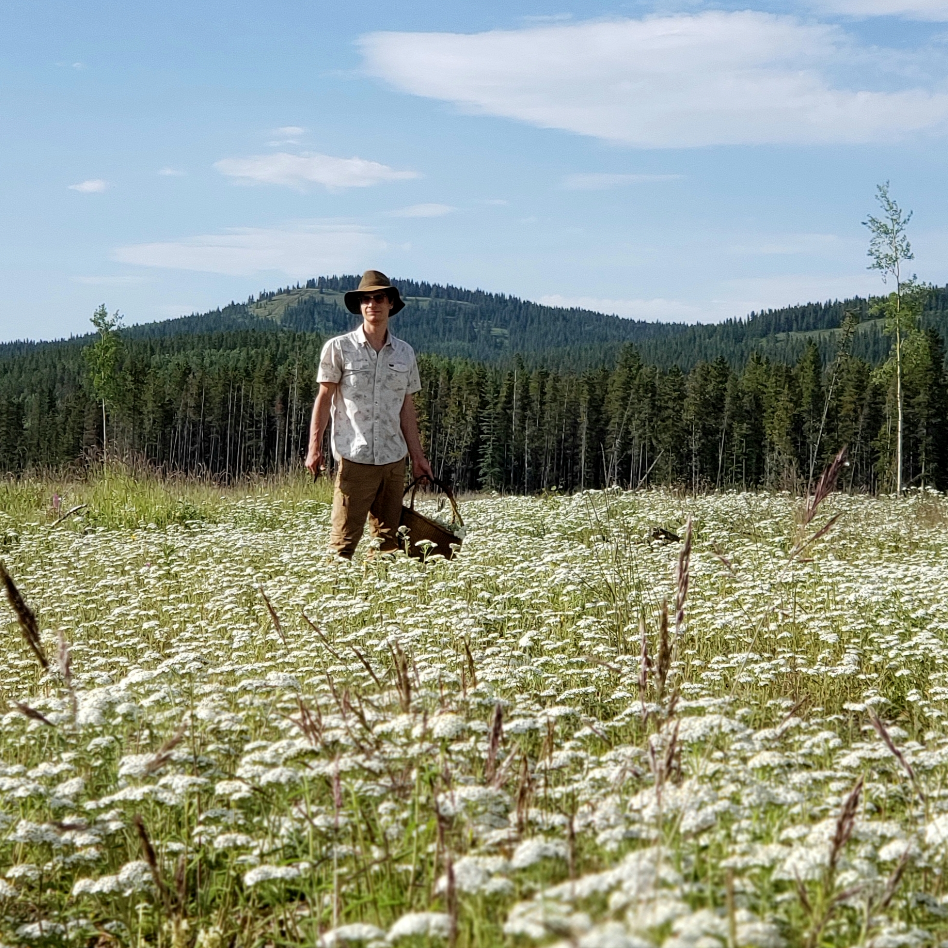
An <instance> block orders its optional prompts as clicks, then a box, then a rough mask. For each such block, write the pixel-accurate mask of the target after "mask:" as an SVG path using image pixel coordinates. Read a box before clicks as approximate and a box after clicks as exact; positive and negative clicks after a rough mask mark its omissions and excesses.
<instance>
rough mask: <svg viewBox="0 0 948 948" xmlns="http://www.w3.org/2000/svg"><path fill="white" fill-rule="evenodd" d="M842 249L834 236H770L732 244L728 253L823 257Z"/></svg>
mask: <svg viewBox="0 0 948 948" xmlns="http://www.w3.org/2000/svg"><path fill="white" fill-rule="evenodd" d="M843 248H844V242H843V241H842V240H840V238H839V237H837V236H836V234H771V235H761V236H760V237H759V238H758V239H756V240H753V241H751V242H750V243H745V244H734V245H732V246H730V247H728V248H727V250H728V253H733V254H740V255H746V256H763V257H769V256H792V255H794V254H814V255H819V256H825V255H827V254H828V253H831V252H833V251H836V252H838V251H840V250H841V249H843Z"/></svg>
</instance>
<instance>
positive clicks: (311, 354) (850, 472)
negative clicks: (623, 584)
mask: <svg viewBox="0 0 948 948" xmlns="http://www.w3.org/2000/svg"><path fill="white" fill-rule="evenodd" d="M356 281H357V278H356V277H347V278H334V279H332V280H322V281H314V282H312V283H311V284H310V285H308V286H298V287H291V288H288V289H283V290H279V291H277V292H273V293H265V294H262V295H261V296H259V297H256V298H254V299H251V300H248V301H247V302H246V303H234V304H231V305H230V306H227V307H225V308H223V309H221V310H217V311H214V312H212V313H206V314H204V315H194V316H189V317H186V318H183V319H178V320H172V321H170V322H165V323H152V324H150V325H144V326H133V327H129V328H128V329H126V330H124V331H122V332H121V333H119V334H118V338H117V339H116V338H114V337H111V336H103V337H102V339H99V340H98V343H96V344H95V345H90V344H92V343H94V342H95V340H94V338H93V337H92V336H88V337H85V338H74V339H70V340H66V341H62V342H48V343H22V342H21V343H12V344H9V345H6V346H3V347H0V471H14V472H16V471H24V470H29V469H35V468H49V469H58V468H61V467H63V466H64V465H68V464H72V463H75V462H76V461H82V460H83V459H98V458H101V457H102V456H103V454H104V453H106V452H107V453H109V454H110V455H111V456H119V457H134V458H143V459H145V460H146V461H147V462H148V463H150V464H154V465H156V466H157V467H159V468H160V469H162V470H165V471H169V472H186V473H196V474H201V475H207V476H210V477H213V478H220V479H222V480H228V479H231V478H233V477H239V476H243V475H246V474H266V473H272V472H274V471H283V470H291V469H296V468H298V467H299V465H300V464H301V461H302V457H303V455H304V454H305V451H306V447H307V444H308V439H309V418H310V412H311V408H312V404H313V399H314V397H315V394H316V390H317V388H318V384H317V381H316V379H317V365H318V361H319V352H320V347H321V346H322V343H323V341H324V340H325V338H326V337H327V336H328V335H330V334H333V333H337V332H340V331H343V330H346V329H348V328H349V327H351V326H352V325H353V324H354V323H355V322H356V319H355V318H354V317H352V316H351V314H349V313H348V312H346V311H345V310H344V309H343V308H342V305H341V299H340V297H341V293H342V291H343V290H344V289H345V288H346V287H347V285H348V286H354V285H355V284H356ZM401 286H402V287H403V289H404V292H405V295H406V296H408V298H409V306H408V307H407V308H406V309H405V310H404V312H403V313H400V314H399V315H398V316H396V317H395V319H396V323H395V326H397V329H396V330H395V331H396V332H397V334H399V335H401V336H404V337H406V338H408V340H409V341H411V342H412V343H413V344H414V346H415V347H416V349H417V350H418V352H419V368H420V374H421V382H422V390H421V391H420V392H419V393H418V395H417V397H416V408H417V411H418V417H419V422H420V427H421V434H422V438H423V442H424V444H425V445H427V450H428V453H429V458H430V460H431V462H432V464H433V465H434V468H435V470H436V471H437V472H438V473H439V476H441V475H444V476H449V477H450V478H452V479H453V480H454V482H455V483H456V484H457V485H458V486H459V487H462V488H466V489H473V490H484V489H487V490H502V491H517V492H520V491H524V492H531V491H538V490H540V491H542V490H549V489H552V488H556V489H558V490H573V489H576V488H580V489H582V488H586V487H601V486H605V485H608V484H619V485H622V486H627V487H636V486H638V485H644V484H650V485H657V484H667V485H676V486H687V487H689V488H690V489H693V490H698V489H701V488H704V487H712V488H723V487H739V488H741V489H744V488H748V487H781V488H784V487H785V488H789V489H800V488H801V487H805V486H806V484H807V483H809V482H811V481H812V479H813V477H815V476H816V474H817V473H818V472H819V470H821V469H822V467H823V466H824V465H825V464H826V463H827V462H828V461H829V460H831V459H832V458H833V457H834V456H835V454H836V453H837V452H838V451H839V450H840V448H842V447H843V446H844V445H846V446H848V448H849V457H850V467H849V468H848V469H847V485H846V486H847V487H849V488H851V489H854V490H855V489H860V490H862V489H865V490H885V489H890V488H891V485H892V483H893V470H894V467H893V465H894V463H895V461H894V459H895V458H896V457H897V452H896V446H895V443H894V440H893V432H894V431H895V430H896V421H895V418H896V414H897V413H896V400H895V396H894V391H895V388H894V386H895V381H894V380H895V373H894V372H892V371H889V370H888V368H882V369H880V370H878V371H877V370H876V368H877V367H879V366H880V365H881V364H882V363H883V362H884V360H885V357H886V355H887V354H888V353H889V352H890V351H891V345H892V343H891V339H890V338H889V337H887V336H885V335H884V334H883V333H882V328H881V326H880V324H879V321H878V320H874V319H871V318H868V317H869V316H870V312H869V306H868V304H867V302H866V301H865V300H847V301H844V302H842V303H839V302H834V303H824V304H812V305H808V306H796V307H790V308H787V309H783V310H774V311H770V312H766V313H758V314H752V315H751V316H750V317H748V318H747V319H745V320H733V321H730V322H727V323H723V324H720V325H704V326H682V325H670V324H661V323H641V322H630V321H626V320H622V319H619V318H618V317H615V316H607V315H604V314H602V313H593V312H587V311H583V310H566V309H553V308H550V307H545V306H540V305H538V304H535V303H529V302H524V301H522V300H519V299H516V298H513V297H508V296H498V295H493V294H489V293H481V292H472V291H468V290H460V289H456V288H454V287H439V286H432V285H427V284H418V283H411V282H410V281H401ZM946 305H948V289H942V290H938V291H936V292H934V293H933V294H932V300H931V303H930V306H929V309H928V312H927V314H926V317H925V322H926V323H927V324H928V325H927V326H926V327H924V328H925V330H926V331H923V332H918V333H912V334H911V335H910V337H908V338H907V339H906V341H905V346H904V349H903V352H904V359H903V363H902V375H901V378H902V386H903V393H904V399H903V409H904V425H905V429H904V430H905V433H906V436H905V441H904V445H903V447H904V451H903V465H902V468H903V473H904V476H905V483H906V484H909V485H912V486H919V485H926V486H934V487H936V488H938V489H939V490H946V489H948V375H946V371H945V351H946V346H945V344H944V341H943V339H942V338H941V336H942V327H943V324H944V323H945V322H946V320H945V318H944V317H945V308H946ZM848 312H853V313H854V314H856V315H861V316H865V317H867V318H866V319H864V320H863V321H862V322H861V323H859V324H858V328H857V329H855V330H854V329H853V321H852V320H847V326H848V328H847V330H846V331H845V332H844V331H842V330H840V329H839V328H837V327H838V326H839V325H840V323H841V322H843V320H844V317H845V316H846V314H847V313H848ZM104 342H107V343H109V345H108V346H104V345H101V344H100V343H104ZM109 352H111V353H112V355H111V356H108V359H109V360H111V361H109V362H108V366H107V369H106V370H105V372H104V373H103V372H99V374H95V372H96V371H97V370H94V365H96V364H105V363H97V362H96V361H95V360H97V359H99V360H101V359H104V358H106V356H107V353H109ZM103 353H105V354H106V355H105V356H104V355H103Z"/></svg>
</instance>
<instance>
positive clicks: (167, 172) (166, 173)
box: [158, 168, 187, 178]
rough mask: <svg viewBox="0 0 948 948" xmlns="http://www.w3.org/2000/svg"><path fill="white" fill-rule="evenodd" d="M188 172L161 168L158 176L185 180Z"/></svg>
mask: <svg viewBox="0 0 948 948" xmlns="http://www.w3.org/2000/svg"><path fill="white" fill-rule="evenodd" d="M186 173H187V172H185V171H179V170H178V169H177V168H159V169H158V174H160V175H161V176H162V177H164V178H183V177H184V176H185V174H186Z"/></svg>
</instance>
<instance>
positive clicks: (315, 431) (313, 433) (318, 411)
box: [309, 384, 332, 453]
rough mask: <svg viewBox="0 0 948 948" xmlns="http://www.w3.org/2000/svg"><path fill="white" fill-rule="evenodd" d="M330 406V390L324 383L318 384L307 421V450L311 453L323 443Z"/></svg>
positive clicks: (317, 449)
mask: <svg viewBox="0 0 948 948" xmlns="http://www.w3.org/2000/svg"><path fill="white" fill-rule="evenodd" d="M331 407H332V391H331V390H329V389H327V387H326V385H325V384H323V385H320V387H319V393H318V394H317V396H316V401H315V402H313V414H312V416H311V418H310V421H309V450H310V452H311V453H315V452H316V451H319V449H320V448H321V447H322V443H323V435H324V434H325V433H326V427H327V426H328V425H329V410H330V408H331Z"/></svg>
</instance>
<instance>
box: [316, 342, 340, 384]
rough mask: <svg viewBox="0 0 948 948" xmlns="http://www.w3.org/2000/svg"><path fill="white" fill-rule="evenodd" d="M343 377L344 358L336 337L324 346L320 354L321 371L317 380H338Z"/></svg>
mask: <svg viewBox="0 0 948 948" xmlns="http://www.w3.org/2000/svg"><path fill="white" fill-rule="evenodd" d="M341 378H342V358H341V353H340V351H339V346H338V344H337V342H336V340H335V339H330V340H329V342H327V343H326V345H324V346H323V351H322V352H321V353H320V355H319V372H318V373H317V375H316V381H317V382H338V381H339V380H340V379H341Z"/></svg>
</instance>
